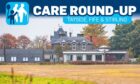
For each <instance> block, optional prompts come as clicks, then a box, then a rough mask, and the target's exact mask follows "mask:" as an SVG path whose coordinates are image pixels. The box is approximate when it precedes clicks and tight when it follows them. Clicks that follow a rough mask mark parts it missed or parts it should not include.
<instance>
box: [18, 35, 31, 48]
mask: <svg viewBox="0 0 140 84" xmlns="http://www.w3.org/2000/svg"><path fill="white" fill-rule="evenodd" d="M30 42H31V41H30V39H29V38H28V37H27V36H25V35H22V36H19V37H18V40H17V45H18V47H21V48H23V49H25V48H27V46H28V45H29V44H30Z"/></svg>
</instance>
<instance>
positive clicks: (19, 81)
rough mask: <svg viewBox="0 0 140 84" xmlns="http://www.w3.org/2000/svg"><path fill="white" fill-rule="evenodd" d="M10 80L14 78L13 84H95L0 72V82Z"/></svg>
mask: <svg viewBox="0 0 140 84" xmlns="http://www.w3.org/2000/svg"><path fill="white" fill-rule="evenodd" d="M12 80H14V84H95V83H91V82H85V81H78V80H70V79H63V78H47V77H30V75H27V76H23V75H22V76H21V75H20V76H19V75H16V76H14V77H13V78H12V77H11V75H10V74H7V73H2V72H1V73H0V84H12Z"/></svg>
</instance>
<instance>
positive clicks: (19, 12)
mask: <svg viewBox="0 0 140 84" xmlns="http://www.w3.org/2000/svg"><path fill="white" fill-rule="evenodd" d="M18 6H19V5H18V4H15V6H14V8H13V10H14V13H16V12H17V15H16V16H15V21H16V22H19V21H20V23H22V22H23V19H24V17H28V14H27V11H26V10H25V8H24V4H21V5H20V7H19V9H18Z"/></svg>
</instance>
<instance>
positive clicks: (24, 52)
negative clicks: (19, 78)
mask: <svg viewBox="0 0 140 84" xmlns="http://www.w3.org/2000/svg"><path fill="white" fill-rule="evenodd" d="M3 54H4V51H3V49H0V55H3ZM6 55H8V56H10V55H11V56H42V55H43V50H42V49H6Z"/></svg>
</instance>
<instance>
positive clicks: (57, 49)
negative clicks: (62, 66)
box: [54, 45, 63, 60]
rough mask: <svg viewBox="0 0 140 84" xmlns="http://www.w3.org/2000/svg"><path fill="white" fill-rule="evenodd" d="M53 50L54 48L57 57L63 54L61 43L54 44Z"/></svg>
mask: <svg viewBox="0 0 140 84" xmlns="http://www.w3.org/2000/svg"><path fill="white" fill-rule="evenodd" d="M54 50H55V53H56V55H57V56H58V57H59V58H60V57H62V56H63V48H62V46H61V45H56V46H55V47H54ZM59 60H60V59H59Z"/></svg>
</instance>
